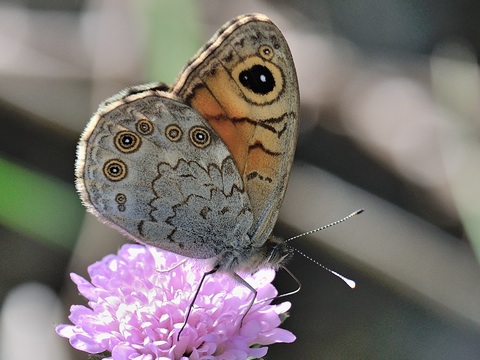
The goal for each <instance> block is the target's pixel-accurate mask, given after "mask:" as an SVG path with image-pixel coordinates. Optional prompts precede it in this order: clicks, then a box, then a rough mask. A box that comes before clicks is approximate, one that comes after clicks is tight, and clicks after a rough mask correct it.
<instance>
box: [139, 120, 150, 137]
mask: <svg viewBox="0 0 480 360" xmlns="http://www.w3.org/2000/svg"><path fill="white" fill-rule="evenodd" d="M136 128H137V131H138V132H139V133H140V134H142V135H150V134H151V133H152V132H153V124H152V122H151V121H150V120H147V119H141V120H139V121H138V122H137V125H136Z"/></svg>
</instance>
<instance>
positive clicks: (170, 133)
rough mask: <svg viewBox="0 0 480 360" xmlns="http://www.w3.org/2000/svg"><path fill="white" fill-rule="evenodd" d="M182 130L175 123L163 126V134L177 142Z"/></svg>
mask: <svg viewBox="0 0 480 360" xmlns="http://www.w3.org/2000/svg"><path fill="white" fill-rule="evenodd" d="M182 135H183V132H182V129H180V128H179V127H178V126H177V125H168V126H167V127H166V128H165V136H166V137H167V139H168V140H170V141H173V142H177V141H179V140H180V139H181V138H182Z"/></svg>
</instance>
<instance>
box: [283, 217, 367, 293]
mask: <svg viewBox="0 0 480 360" xmlns="http://www.w3.org/2000/svg"><path fill="white" fill-rule="evenodd" d="M363 211H364V210H363V209H359V210H357V211H354V212H353V213H351V214H350V215H348V216H345V217H344V218H342V219H340V220H337V221H334V222H331V223H330V224H327V225H324V226H322V227H319V228H318V229H314V230H310V231H307V232H304V233H302V234H299V235H296V236H294V237H291V238H290V239H287V240H286V241H285V242H289V241H292V240H295V239H298V238H299V237H302V236H306V235H310V234H313V233H316V232H317V231H320V230H325V229H327V228H329V227H332V226H334V225H338V224H340V223H342V222H344V221H346V220H348V219H351V218H352V217H354V216H356V215H359V214H361V213H362V212H363ZM289 248H290V249H292V250H294V251H296V252H297V253H299V254H300V255H302V256H303V257H305V258H306V259H308V260H310V261H311V262H313V263H314V264H316V265H318V266H320V267H321V268H322V269H324V270H327V271H328V272H329V273H331V274H333V275H335V276H337V277H338V278H340V279H342V280H343V281H344V282H345V283H346V284H347V285H348V286H350V288H352V289H354V288H355V286H357V285H356V283H355V281H353V280H351V279H349V278H347V277H345V276H343V275H341V274H339V273H337V272H336V271H333V270H332V269H330V268H328V267H326V266H325V265H322V264H320V263H319V262H318V261H317V260H315V259H313V258H311V257H310V256H308V255H307V254H305V253H303V252H302V251H300V250H298V249H296V248H294V247H291V246H289Z"/></svg>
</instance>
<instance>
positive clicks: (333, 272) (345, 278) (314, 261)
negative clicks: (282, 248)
mask: <svg viewBox="0 0 480 360" xmlns="http://www.w3.org/2000/svg"><path fill="white" fill-rule="evenodd" d="M290 249H293V250H294V251H296V252H297V253H299V254H300V255H302V256H303V257H305V258H307V259H308V260H310V261H311V262H313V263H314V264H316V265H318V266H320V267H321V268H322V269H324V270H327V271H328V272H329V273H331V274H333V275H335V276H337V277H338V278H340V279H342V280H343V281H344V282H345V284H347V285H348V286H350V288H352V289H355V287H356V286H357V284H356V283H355V281H353V280H352V279H349V278H347V277H345V276H343V275H340V274H339V273H337V272H336V271H333V270H332V269H330V268H328V267H326V266H325V265H322V264H320V263H319V262H318V261H317V260H315V259H312V258H311V257H310V256H308V255H307V254H305V253H304V252H301V251H300V250H298V249H296V248H294V247H290Z"/></svg>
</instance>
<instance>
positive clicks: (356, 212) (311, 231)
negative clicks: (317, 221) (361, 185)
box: [285, 209, 364, 242]
mask: <svg viewBox="0 0 480 360" xmlns="http://www.w3.org/2000/svg"><path fill="white" fill-rule="evenodd" d="M363 211H364V210H363V209H360V210H357V211H355V212H353V213H351V214H350V215H348V216H345V217H344V218H343V219H340V220H337V221H334V222H331V223H330V224H327V225H323V226H322V227H319V228H318V229H313V230H310V231H307V232H304V233H302V234H299V235H296V236H294V237H291V238H290V239H287V240H285V242H289V241H292V240H295V239H298V238H299V237H302V236H306V235H310V234H313V233H316V232H317V231H321V230H325V229H328V228H329V227H332V226H334V225H338V224H340V223H342V222H344V221H347V220H348V219H351V218H352V217H354V216H355V215H359V214H361V213H362V212H363Z"/></svg>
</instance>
